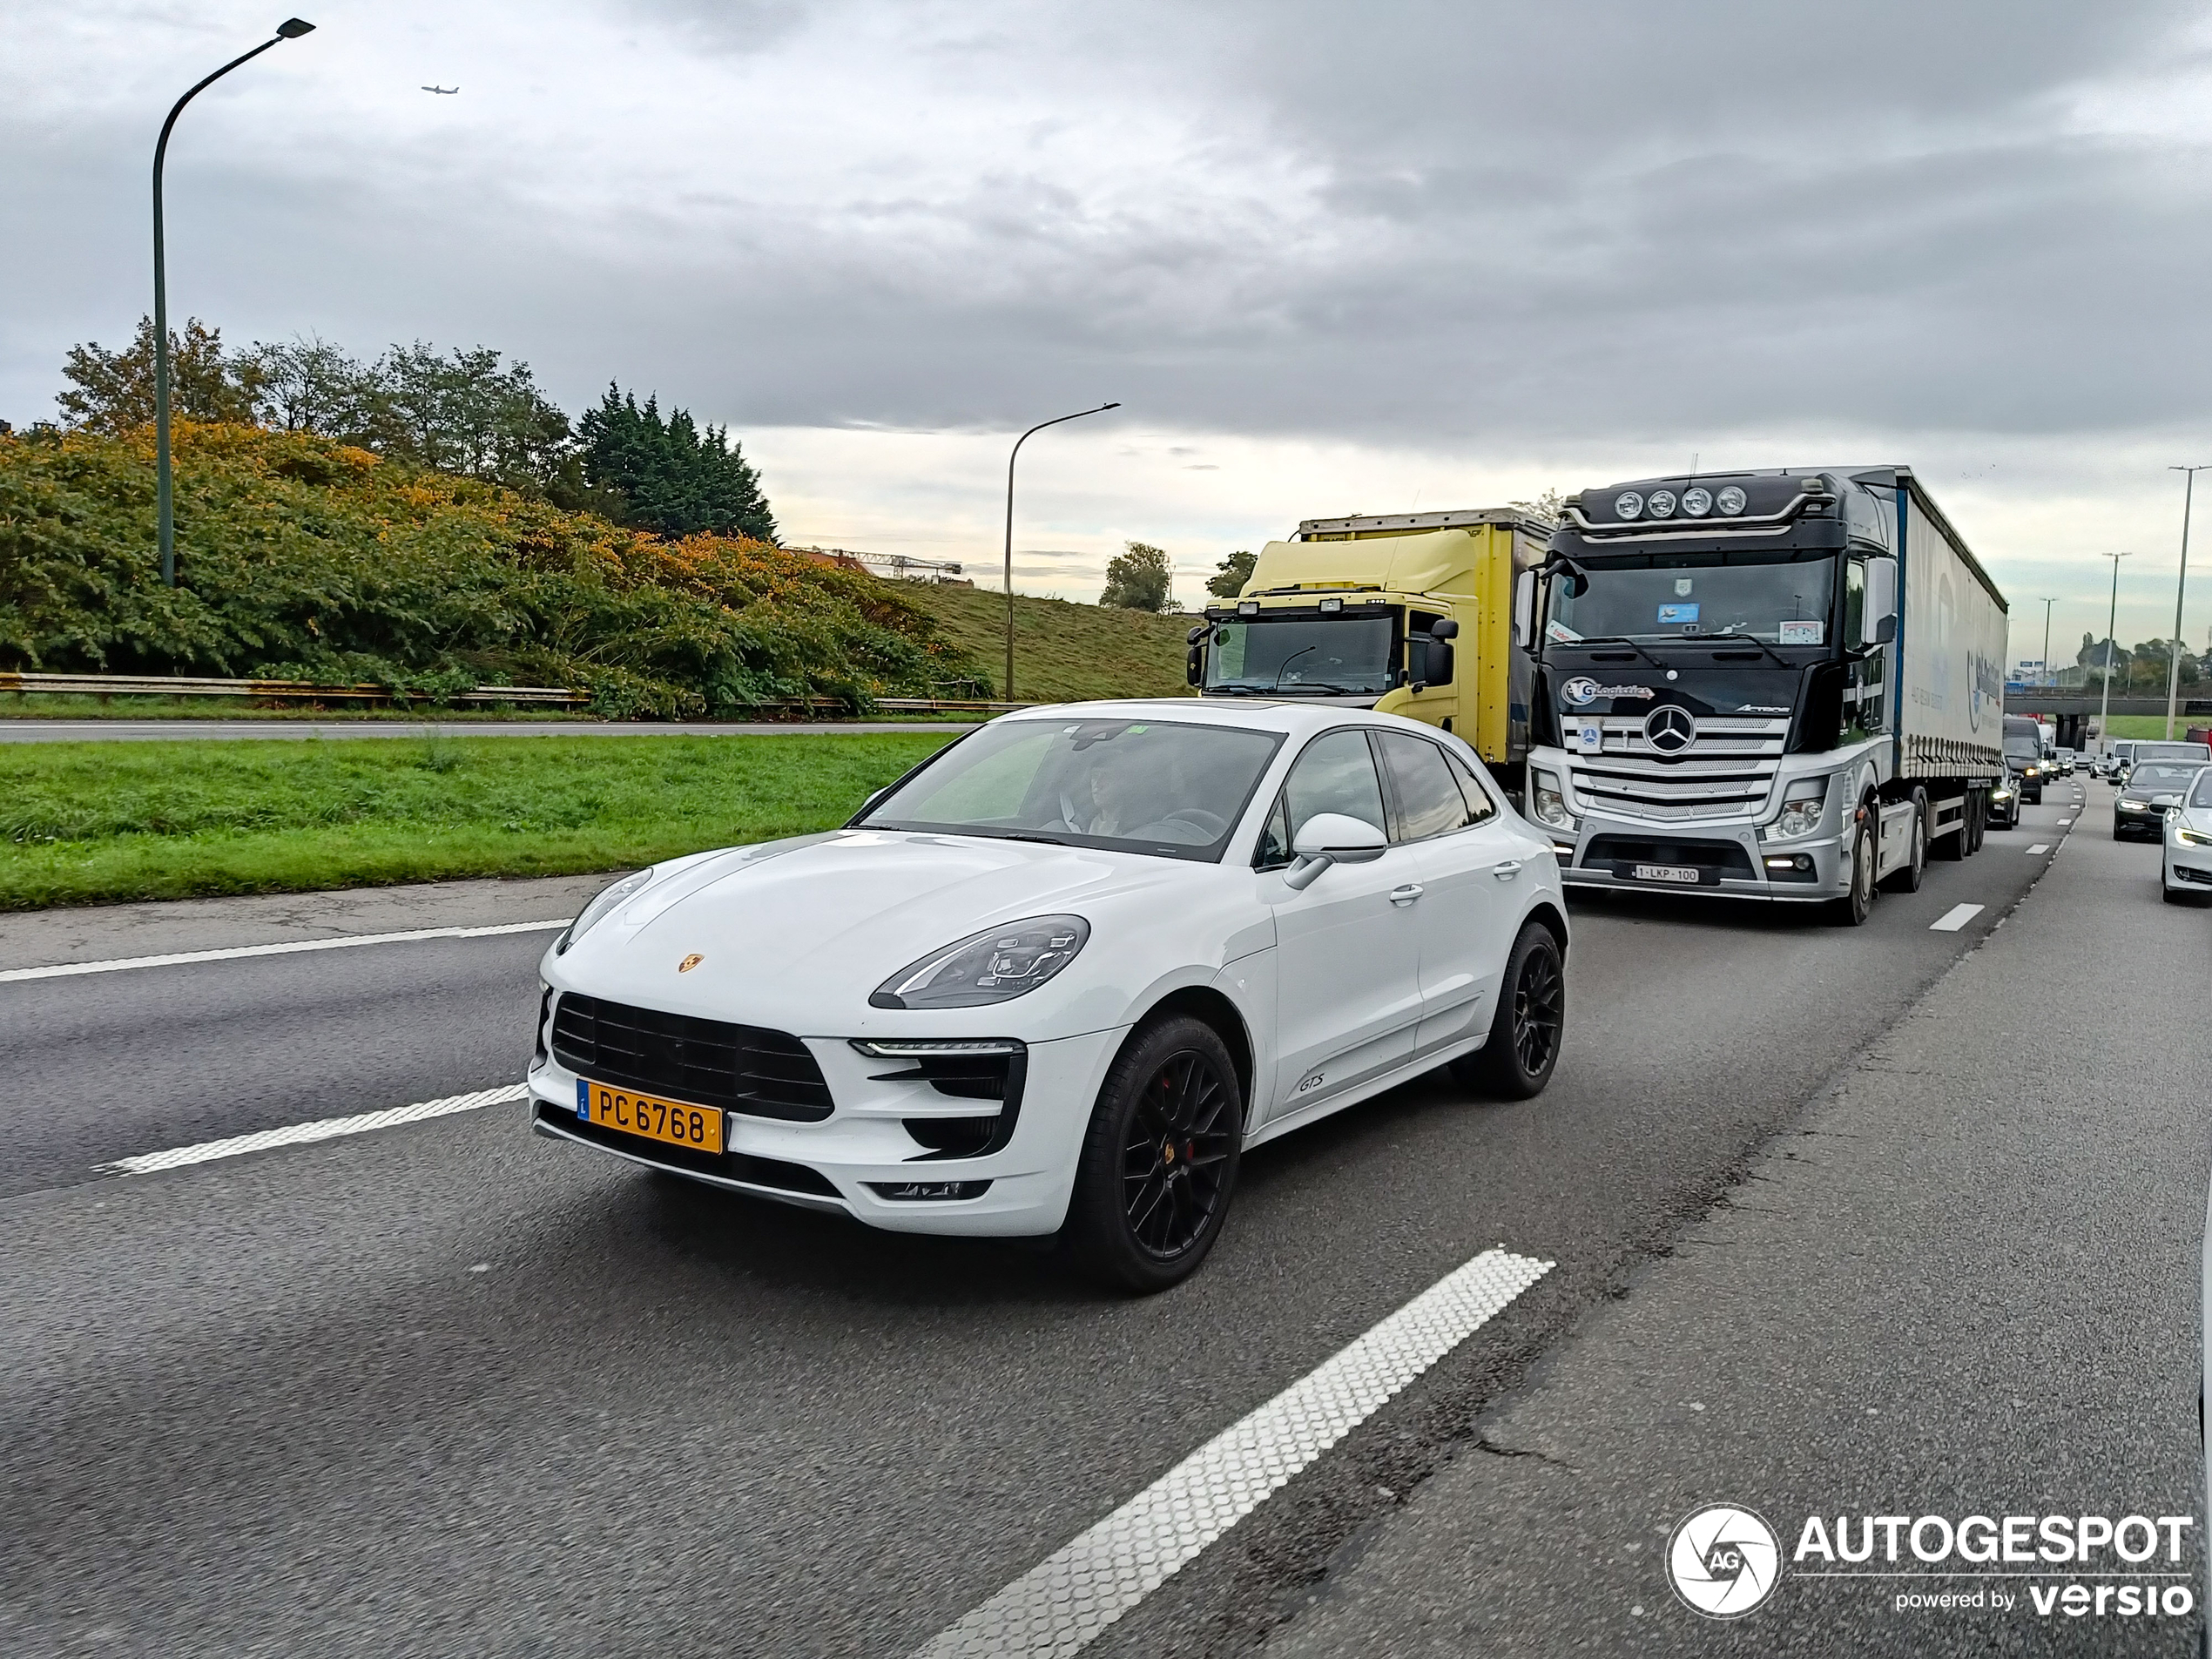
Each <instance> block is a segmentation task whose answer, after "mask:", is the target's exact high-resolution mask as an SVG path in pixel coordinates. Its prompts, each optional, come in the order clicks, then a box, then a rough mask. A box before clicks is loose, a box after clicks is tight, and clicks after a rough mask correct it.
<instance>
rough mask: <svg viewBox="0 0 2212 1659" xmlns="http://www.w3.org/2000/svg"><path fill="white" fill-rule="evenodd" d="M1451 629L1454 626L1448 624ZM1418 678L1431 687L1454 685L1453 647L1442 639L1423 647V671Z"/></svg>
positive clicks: (1434, 640)
mask: <svg viewBox="0 0 2212 1659" xmlns="http://www.w3.org/2000/svg"><path fill="white" fill-rule="evenodd" d="M1445 625H1446V626H1447V627H1449V626H1452V625H1453V624H1445ZM1417 678H1420V679H1421V680H1424V681H1426V683H1427V684H1429V685H1450V684H1451V683H1452V647H1451V646H1450V645H1449V644H1447V643H1446V642H1445V641H1443V640H1441V639H1432V640H1430V641H1429V642H1428V643H1427V644H1425V645H1423V646H1422V647H1421V671H1420V674H1419V675H1418V676H1417Z"/></svg>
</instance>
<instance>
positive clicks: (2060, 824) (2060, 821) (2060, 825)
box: [2059, 818, 2074, 829]
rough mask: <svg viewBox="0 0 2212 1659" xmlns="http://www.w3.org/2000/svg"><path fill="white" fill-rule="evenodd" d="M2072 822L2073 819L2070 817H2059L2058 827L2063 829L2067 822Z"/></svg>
mask: <svg viewBox="0 0 2212 1659" xmlns="http://www.w3.org/2000/svg"><path fill="white" fill-rule="evenodd" d="M2072 822H2074V820H2073V819H2070V818H2061V819H2059V827H2060V829H2064V828H2065V827H2066V826H2067V825H2068V824H2071V823H2072Z"/></svg>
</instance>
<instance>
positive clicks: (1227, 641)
mask: <svg viewBox="0 0 2212 1659" xmlns="http://www.w3.org/2000/svg"><path fill="white" fill-rule="evenodd" d="M1391 669H1392V664H1391V660H1390V618H1389V617H1305V618H1303V619H1301V620H1299V621H1297V622H1226V623H1224V624H1221V625H1220V626H1219V627H1218V628H1216V629H1215V630H1214V631H1213V645H1212V649H1211V650H1210V651H1207V652H1206V685H1205V689H1206V690H1208V691H1275V692H1282V691H1291V692H1307V691H1321V692H1330V691H1350V692H1358V693H1363V694H1366V693H1372V692H1378V691H1388V690H1390V688H1391V682H1392V673H1391Z"/></svg>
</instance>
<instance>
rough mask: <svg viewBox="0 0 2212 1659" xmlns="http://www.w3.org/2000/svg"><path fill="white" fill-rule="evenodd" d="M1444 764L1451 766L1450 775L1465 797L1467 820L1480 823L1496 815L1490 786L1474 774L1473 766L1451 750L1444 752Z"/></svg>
mask: <svg viewBox="0 0 2212 1659" xmlns="http://www.w3.org/2000/svg"><path fill="white" fill-rule="evenodd" d="M1444 761H1445V764H1446V765H1448V766H1450V767H1451V768H1452V777H1453V780H1454V781H1455V782H1457V783H1458V785H1459V786H1460V793H1461V794H1462V795H1465V796H1466V797H1467V822H1468V823H1470V824H1480V823H1482V822H1483V821H1485V820H1486V819H1493V818H1495V817H1496V816H1497V815H1498V803H1497V800H1496V799H1495V798H1494V797H1493V796H1492V794H1491V793H1490V786H1488V785H1487V784H1486V783H1484V782H1483V781H1482V779H1480V778H1479V777H1477V776H1476V775H1475V772H1474V767H1472V766H1470V765H1467V762H1466V761H1464V760H1462V759H1460V757H1459V756H1458V755H1456V754H1454V753H1453V752H1452V751H1451V750H1449V749H1447V750H1446V751H1445V752H1444Z"/></svg>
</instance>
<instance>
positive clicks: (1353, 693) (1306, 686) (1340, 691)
mask: <svg viewBox="0 0 2212 1659" xmlns="http://www.w3.org/2000/svg"><path fill="white" fill-rule="evenodd" d="M1285 691H1327V692H1329V693H1330V694H1332V696H1336V697H1365V696H1366V692H1365V691H1360V690H1359V689H1358V688H1356V687H1354V686H1350V685H1330V684H1329V683H1328V681H1326V680H1298V681H1295V682H1294V683H1292V684H1291V685H1282V686H1278V687H1277V688H1276V689H1275V690H1274V691H1271V692H1269V693H1268V695H1269V696H1271V697H1280V696H1282V695H1283V694H1284V693H1285Z"/></svg>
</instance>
